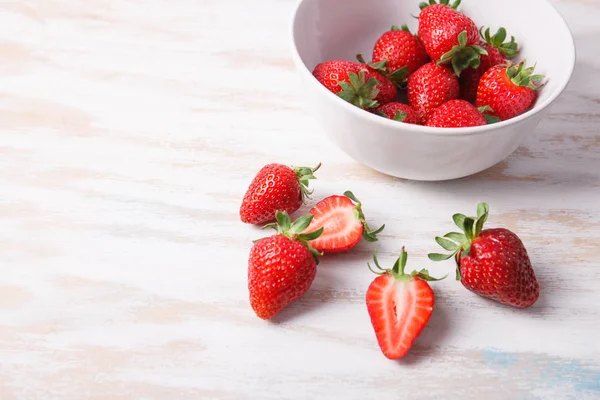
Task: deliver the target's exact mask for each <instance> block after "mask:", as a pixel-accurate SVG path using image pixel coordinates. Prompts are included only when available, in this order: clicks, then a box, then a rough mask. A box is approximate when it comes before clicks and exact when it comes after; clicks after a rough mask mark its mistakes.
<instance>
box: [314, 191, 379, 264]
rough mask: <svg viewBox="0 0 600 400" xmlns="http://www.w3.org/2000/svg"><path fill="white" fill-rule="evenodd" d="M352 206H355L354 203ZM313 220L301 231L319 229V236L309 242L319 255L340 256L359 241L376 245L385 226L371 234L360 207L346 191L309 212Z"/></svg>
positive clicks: (322, 202) (354, 198) (321, 202)
mask: <svg viewBox="0 0 600 400" xmlns="http://www.w3.org/2000/svg"><path fill="white" fill-rule="evenodd" d="M354 203H356V204H354ZM310 214H312V215H313V216H314V217H313V220H312V222H311V224H310V225H309V226H308V228H306V230H305V232H312V231H316V230H318V229H320V228H323V234H322V235H321V236H319V237H318V238H317V239H315V240H312V241H310V242H309V243H310V244H311V246H313V247H314V248H315V249H316V250H317V251H319V252H321V253H341V252H344V251H347V250H350V249H351V248H353V247H355V246H356V245H357V244H358V242H360V239H361V238H364V239H365V240H367V241H368V242H376V241H377V234H378V233H381V232H382V231H383V229H384V228H385V225H383V226H381V228H379V229H377V230H375V231H372V230H371V228H370V227H369V225H368V224H367V222H366V221H365V215H364V214H363V212H362V204H361V202H360V201H358V199H357V198H356V197H355V196H354V194H353V193H352V192H350V191H347V192H345V193H344V196H329V197H327V198H325V199H323V200H321V201H320V202H318V203H317V204H316V205H315V206H314V207H313V208H312V209H311V210H310Z"/></svg>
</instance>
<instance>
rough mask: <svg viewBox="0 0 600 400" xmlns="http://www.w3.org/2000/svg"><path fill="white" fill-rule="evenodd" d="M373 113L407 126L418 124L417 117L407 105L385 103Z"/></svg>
mask: <svg viewBox="0 0 600 400" xmlns="http://www.w3.org/2000/svg"><path fill="white" fill-rule="evenodd" d="M375 112H376V113H377V114H378V115H381V116H382V117H386V118H389V119H393V120H394V121H398V122H405V123H407V124H418V123H419V117H417V113H415V110H413V109H412V108H411V107H410V106H409V105H407V104H402V103H387V104H384V105H382V106H380V107H378V108H377V109H376V110H375Z"/></svg>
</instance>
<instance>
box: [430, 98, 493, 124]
mask: <svg viewBox="0 0 600 400" xmlns="http://www.w3.org/2000/svg"><path fill="white" fill-rule="evenodd" d="M484 111H485V112H489V111H490V110H489V108H487V107H486V108H485V109H481V110H478V109H477V108H475V106H473V105H472V104H471V103H469V102H468V101H465V100H450V101H448V102H446V103H444V104H442V105H441V106H440V107H438V108H437V109H436V110H435V111H434V112H433V114H432V115H431V117H430V118H429V120H428V121H427V124H426V126H431V127H436V128H468V127H472V126H481V125H487V123H488V121H487V120H486V118H485V117H484V115H483V114H482V112H484Z"/></svg>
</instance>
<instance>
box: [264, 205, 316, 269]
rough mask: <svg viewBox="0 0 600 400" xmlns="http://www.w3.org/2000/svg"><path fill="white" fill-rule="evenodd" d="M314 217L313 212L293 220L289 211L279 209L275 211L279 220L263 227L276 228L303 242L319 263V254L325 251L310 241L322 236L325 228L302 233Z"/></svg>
mask: <svg viewBox="0 0 600 400" xmlns="http://www.w3.org/2000/svg"><path fill="white" fill-rule="evenodd" d="M313 217H314V216H313V215H312V214H308V215H304V216H302V217H299V218H298V219H297V220H295V221H293V222H292V220H291V218H290V216H289V214H288V213H287V212H285V211H284V212H281V211H277V212H276V213H275V219H276V221H277V222H274V223H272V224H267V225H265V226H264V227H263V229H275V230H276V231H277V234H278V235H284V236H286V237H287V238H289V239H291V240H295V241H298V242H300V243H302V244H303V245H305V246H306V247H308V249H309V250H310V252H311V253H312V254H313V256H314V257H315V259H316V260H317V263H318V262H319V256H322V255H323V253H320V252H318V251H317V250H316V249H315V248H314V247H312V246H311V244H310V243H309V242H310V241H311V240H315V239H317V238H318V237H319V236H321V234H322V233H323V228H320V229H318V230H316V231H314V232H309V233H302V232H304V230H305V229H306V228H308V227H309V225H310V223H311V222H312V220H313Z"/></svg>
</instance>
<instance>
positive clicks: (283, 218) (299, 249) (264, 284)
mask: <svg viewBox="0 0 600 400" xmlns="http://www.w3.org/2000/svg"><path fill="white" fill-rule="evenodd" d="M276 218H277V223H275V224H271V225H267V226H265V228H268V227H272V228H275V229H276V230H277V234H276V235H273V236H270V237H267V238H263V239H260V240H257V241H256V242H255V243H254V245H253V246H252V249H251V250H250V257H249V260H248V290H249V294H250V305H251V307H252V309H253V310H254V312H255V313H256V315H257V316H258V317H259V318H262V319H271V318H273V317H274V316H275V315H277V314H278V313H279V312H280V311H282V310H283V309H285V308H286V307H287V306H289V305H290V304H291V303H293V302H295V301H296V300H298V299H299V298H301V297H302V296H303V295H304V294H305V293H306V292H307V291H308V289H309V288H310V286H311V285H312V282H313V280H314V279H315V276H316V273H317V264H318V258H317V257H318V255H319V253H318V252H317V251H316V250H315V249H313V248H312V247H311V246H310V244H308V241H309V240H312V239H316V238H317V237H318V236H319V235H320V234H321V233H322V232H323V230H322V229H320V230H318V231H315V232H311V233H307V234H302V233H300V232H302V231H303V230H305V229H306V227H307V226H308V225H309V224H310V222H311V220H312V218H313V217H312V215H306V216H303V217H300V218H298V219H297V220H296V221H295V222H294V223H293V224H292V222H291V220H290V217H289V215H288V214H287V213H281V212H277V215H276Z"/></svg>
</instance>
